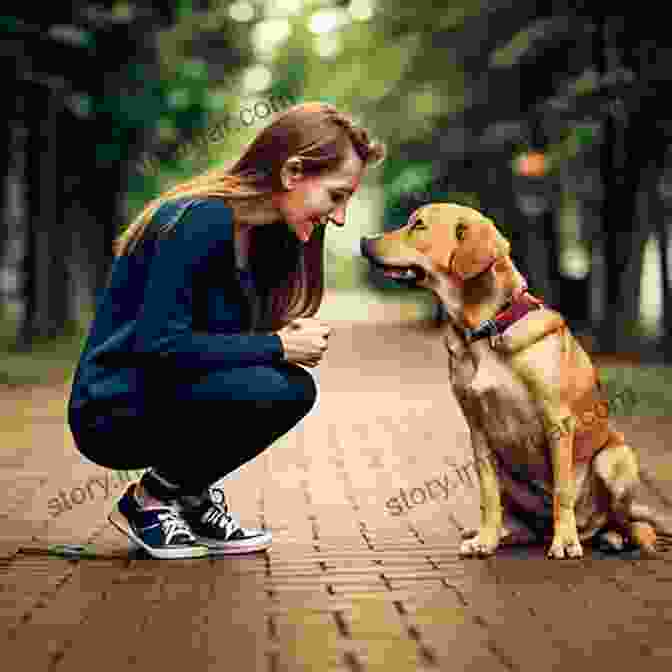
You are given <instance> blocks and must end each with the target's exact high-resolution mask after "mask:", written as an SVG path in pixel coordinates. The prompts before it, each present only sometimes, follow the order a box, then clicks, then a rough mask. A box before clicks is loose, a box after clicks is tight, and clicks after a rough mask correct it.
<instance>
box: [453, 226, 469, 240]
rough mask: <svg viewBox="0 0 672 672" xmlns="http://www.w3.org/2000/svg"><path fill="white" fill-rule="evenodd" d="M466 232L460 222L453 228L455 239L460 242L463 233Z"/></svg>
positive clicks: (465, 228)
mask: <svg viewBox="0 0 672 672" xmlns="http://www.w3.org/2000/svg"><path fill="white" fill-rule="evenodd" d="M466 230H467V227H466V226H465V225H464V224H462V222H460V223H459V224H458V225H457V227H456V228H455V238H457V239H458V240H462V239H463V238H464V232H465V231H466Z"/></svg>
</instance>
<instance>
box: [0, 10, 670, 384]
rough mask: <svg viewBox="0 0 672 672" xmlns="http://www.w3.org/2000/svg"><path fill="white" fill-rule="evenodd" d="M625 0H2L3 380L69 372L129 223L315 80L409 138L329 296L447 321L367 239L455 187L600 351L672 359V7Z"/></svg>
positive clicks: (363, 194) (392, 150) (344, 253)
mask: <svg viewBox="0 0 672 672" xmlns="http://www.w3.org/2000/svg"><path fill="white" fill-rule="evenodd" d="M11 5H14V8H13V9H9V7H10V6H11ZM611 6H612V5H611V3H610V5H609V6H607V3H605V2H588V1H586V2H581V1H579V2H576V1H574V2H564V1H559V0H550V1H546V2H538V1H532V0H517V1H516V2H500V1H496V0H492V1H476V0H462V1H460V0H451V1H450V2H447V1H444V2H437V0H432V1H430V0H416V2H414V3H412V5H409V4H407V3H402V2H400V1H399V0H352V1H351V2H349V1H348V0H237V1H235V2H231V1H229V0H175V1H174V2H169V1H162V0H156V1H151V0H137V1H135V2H98V3H95V4H94V3H89V2H71V3H67V2H58V3H51V4H46V5H43V6H41V7H40V8H39V9H38V8H37V7H36V6H35V5H33V6H31V5H26V6H20V5H19V4H18V3H3V8H2V10H0V14H1V16H0V34H1V40H0V45H1V47H0V54H1V58H2V60H3V62H4V63H5V67H4V68H3V71H4V72H6V76H7V78H6V80H5V91H6V104H5V107H4V108H3V110H2V115H3V117H4V118H3V121H2V124H1V126H0V132H2V133H3V134H4V137H3V141H2V142H0V148H1V147H4V148H5V150H0V151H4V158H3V160H2V166H3V168H4V173H3V174H4V189H3V190H2V201H1V211H2V219H1V220H0V339H1V340H0V383H3V382H4V383H6V384H10V385H14V384H22V383H25V382H46V381H48V380H51V379H52V378H53V379H54V380H57V379H59V378H60V379H62V378H63V377H64V376H65V377H66V378H67V377H68V376H70V375H71V374H72V372H73V368H72V367H73V366H74V364H75V362H76V359H77V356H78V354H79V351H80V348H81V346H82V345H83V339H84V338H85V336H86V333H87V330H88V325H89V323H90V320H91V318H92V316H93V312H94V308H95V303H96V299H97V297H98V296H99V295H100V292H101V291H102V290H103V288H104V286H105V283H106V280H107V277H108V273H109V269H110V265H111V263H112V260H113V257H112V245H111V244H112V240H113V238H114V237H115V236H116V235H117V233H118V232H120V231H121V230H123V228H124V227H125V226H126V225H127V224H128V223H129V222H130V220H131V218H132V217H133V216H134V215H135V214H136V213H137V212H138V210H139V208H141V207H142V206H143V204H144V203H146V201H147V200H149V199H151V198H153V197H154V196H156V195H157V194H158V193H159V192H160V191H162V190H164V189H166V188H168V187H169V186H171V185H172V184H174V183H175V182H177V181H180V180H182V179H185V178H187V177H190V176H192V175H193V174H194V173H195V172H197V171H201V170H204V169H205V168H208V167H210V166H213V165H216V164H219V163H221V162H224V163H227V162H230V161H233V160H235V158H237V156H238V155H239V154H240V152H241V151H242V150H243V148H244V147H245V145H246V144H247V143H248V142H249V141H250V140H251V139H252V138H253V137H254V136H255V135H256V133H258V132H259V131H260V130H261V129H262V128H263V127H264V126H265V125H266V124H267V123H269V121H270V120H271V119H272V118H273V115H274V114H275V113H276V112H279V111H281V110H283V109H286V108H287V107H289V106H290V105H293V104H295V103H297V102H301V101H309V100H321V101H328V102H332V103H334V104H335V105H336V106H337V107H339V108H340V109H342V110H344V111H346V112H348V113H350V114H351V115H352V116H353V117H354V118H355V119H357V120H358V121H360V122H361V123H363V124H364V125H365V126H366V127H367V128H368V129H369V130H370V131H371V133H372V134H373V135H374V136H375V137H377V138H379V139H381V140H382V141H384V142H385V143H386V144H387V146H388V150H389V155H388V159H387V160H386V162H385V163H384V164H382V165H381V166H380V167H379V168H376V169H372V170H370V171H369V172H368V174H367V176H366V179H365V181H364V183H363V185H362V188H361V191H360V192H358V194H357V195H356V196H355V198H354V199H353V202H352V205H351V206H350V208H349V221H348V226H346V227H345V228H344V229H343V230H338V231H336V230H330V231H329V234H328V236H327V262H326V263H327V285H328V288H329V296H330V297H338V296H346V295H347V296H348V297H350V300H351V304H349V305H359V306H365V308H366V306H368V305H370V301H371V298H370V297H372V296H373V297H375V299H374V300H375V301H378V302H380V303H385V302H402V301H406V302H408V301H409V300H410V301H412V302H414V303H415V305H417V306H418V310H417V312H416V313H414V314H415V315H417V316H418V319H421V318H422V319H424V320H425V322H426V323H427V324H429V325H435V326H436V325H439V324H440V323H441V320H442V319H443V318H444V316H443V315H442V313H441V310H440V309H439V307H438V306H437V305H436V304H435V302H434V300H433V298H432V297H431V296H428V295H427V292H426V291H425V290H414V291H412V292H411V293H410V294H409V293H408V290H401V289H400V288H399V287H398V286H397V285H396V284H395V283H394V282H393V281H391V280H386V279H384V278H382V277H379V276H374V275H372V274H370V272H369V268H368V265H367V264H366V263H365V262H364V261H363V260H362V259H361V257H360V256H359V245H358V241H359V238H360V236H361V235H363V234H367V233H372V232H378V231H383V230H390V229H395V228H397V227H399V226H401V225H402V224H404V223H405V221H406V218H407V217H408V215H409V214H410V213H411V212H412V211H413V210H414V209H415V208H416V207H418V206H420V205H422V204H424V203H427V202H430V201H437V200H450V201H455V202H458V203H463V204H466V205H472V206H475V207H477V208H479V209H480V210H481V211H483V212H484V213H485V214H487V215H488V216H490V217H492V218H493V219H494V220H495V222H496V223H497V225H498V226H499V227H500V229H501V230H502V231H503V232H504V233H505V234H506V235H507V236H508V237H509V238H510V239H511V241H512V256H513V257H514V261H515V262H516V264H517V265H518V267H519V269H520V270H521V272H522V273H523V274H524V275H525V276H526V277H527V278H528V282H529V284H530V286H531V288H532V289H533V292H534V293H535V294H536V295H537V296H541V297H543V298H544V300H545V301H546V302H547V303H548V304H550V305H551V306H554V307H556V308H557V309H559V310H560V311H561V312H562V313H564V314H565V316H566V317H567V318H568V320H569V322H570V325H571V326H572V327H573V328H574V330H575V332H576V333H577V334H580V335H581V337H582V338H583V339H584V342H585V343H586V344H587V345H588V347H589V348H590V349H591V350H592V351H593V352H595V353H603V354H609V353H614V354H618V353H629V354H632V353H634V355H636V356H637V357H638V358H645V359H651V360H653V361H656V362H659V363H667V361H668V360H669V359H670V358H672V342H671V340H670V339H671V335H670V334H671V330H670V323H671V322H672V307H671V306H672V304H671V303H670V281H669V277H670V272H669V256H668V255H669V248H670V242H669V228H668V222H669V221H670V211H671V210H672V166H671V163H672V160H671V158H670V152H669V141H670V137H671V135H672V120H670V115H669V114H668V112H667V111H666V108H665V106H664V105H661V101H664V100H665V99H666V94H667V92H668V90H669V89H670V78H669V77H670V76H669V74H668V72H669V68H668V67H667V66H668V65H669V63H670V56H671V55H672V46H670V45H669V39H668V37H667V30H666V28H667V22H666V21H665V20H663V5H661V6H657V5H654V4H653V3H648V4H647V6H646V11H643V10H642V9H641V8H639V7H635V6H630V5H627V6H623V8H622V9H619V12H620V13H621V15H620V16H613V11H611ZM358 297H359V298H358ZM409 297H411V298H410V299H409ZM360 299H361V300H360ZM334 300H335V299H334ZM334 305H337V303H334ZM343 305H345V304H343ZM365 317H366V316H364V319H365Z"/></svg>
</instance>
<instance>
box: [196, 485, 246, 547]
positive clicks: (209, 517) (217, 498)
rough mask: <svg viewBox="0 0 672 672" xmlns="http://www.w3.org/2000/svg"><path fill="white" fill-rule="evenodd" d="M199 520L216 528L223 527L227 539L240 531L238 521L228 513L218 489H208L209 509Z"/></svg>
mask: <svg viewBox="0 0 672 672" xmlns="http://www.w3.org/2000/svg"><path fill="white" fill-rule="evenodd" d="M201 520H202V521H203V522H204V523H209V524H211V525H214V526H216V527H223V528H224V529H225V531H226V536H227V537H229V536H231V535H232V534H233V533H234V532H235V531H236V530H238V529H240V524H239V523H238V521H237V520H236V519H235V518H234V517H233V516H232V515H231V514H230V513H229V507H228V506H227V504H226V499H225V498H224V492H223V491H222V490H221V489H219V488H210V508H209V509H208V510H207V511H206V512H205V514H204V515H203V518H202V519H201Z"/></svg>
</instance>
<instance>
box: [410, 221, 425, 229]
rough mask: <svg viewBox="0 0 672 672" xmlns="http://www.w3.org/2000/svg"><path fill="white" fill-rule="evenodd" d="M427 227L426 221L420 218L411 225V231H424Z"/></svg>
mask: <svg viewBox="0 0 672 672" xmlns="http://www.w3.org/2000/svg"><path fill="white" fill-rule="evenodd" d="M426 228H427V227H426V226H425V223H424V222H423V221H422V220H421V219H419V220H418V221H417V222H416V223H415V224H413V226H412V227H411V231H417V230H420V231H424V230H425V229H426Z"/></svg>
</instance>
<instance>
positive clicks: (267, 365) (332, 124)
mask: <svg viewBox="0 0 672 672" xmlns="http://www.w3.org/2000/svg"><path fill="white" fill-rule="evenodd" d="M383 157H384V148H383V146H382V145H381V144H379V143H377V142H371V141H370V140H369V137H368V134H367V132H366V131H365V130H364V129H362V128H359V127H358V126H356V125H355V123H354V122H353V121H352V120H351V119H349V118H348V117H346V116H344V115H342V114H340V113H339V112H338V111H337V110H336V109H335V108H334V107H333V106H331V105H328V104H322V103H305V104H301V105H297V106H294V107H292V108H289V109H288V110H286V111H285V112H283V113H282V114H281V115H280V116H278V117H277V118H276V120H275V121H274V122H273V123H272V124H270V125H269V126H268V127H267V128H266V129H264V130H263V131H262V132H261V133H259V135H258V136H257V137H256V139H255V140H254V141H253V142H252V143H251V144H250V145H249V147H248V148H247V150H246V151H245V153H244V154H243V156H242V157H241V158H240V160H239V161H238V162H237V163H236V164H235V165H234V166H233V167H232V168H230V169H228V170H226V169H221V168H219V169H214V170H210V171H207V172H206V173H204V174H202V175H199V176H197V177H196V178H194V179H192V180H189V181H187V182H185V183H183V184H180V185H178V186H176V187H174V188H173V189H171V190H169V191H167V192H166V193H164V194H163V195H161V196H160V197H158V198H156V199H154V200H153V201H151V202H150V203H149V204H148V205H147V206H146V207H145V209H144V210H143V211H142V212H141V213H140V214H139V215H138V216H137V218H136V219H135V220H134V221H133V222H132V223H131V225H130V226H129V227H128V229H127V230H126V231H125V232H124V233H123V234H122V235H121V236H119V238H118V239H117V240H116V241H115V261H114V264H113V267H112V272H111V275H110V279H109V281H108V284H107V287H106V289H105V292H104V293H103V295H102V297H101V298H100V300H99V302H98V305H97V310H96V315H95V319H94V321H93V323H92V325H91V330H90V333H89V336H88V339H87V342H86V344H85V346H84V349H83V352H82V355H81V358H80V362H79V365H78V367H77V371H76V373H75V378H74V380H73V386H72V392H71V396H70V401H69V404H68V421H69V425H70V428H71V431H72V434H73V437H74V439H75V443H76V445H77V447H78V449H79V450H80V452H81V453H82V454H83V455H85V456H86V457H87V458H89V459H90V460H92V461H93V462H95V463H97V464H100V465H103V466H105V467H108V468H112V469H136V468H144V467H149V469H148V471H146V472H145V474H144V475H143V477H142V479H141V480H140V481H139V482H138V483H133V484H131V485H130V486H129V488H128V489H127V491H126V492H125V494H124V495H123V496H122V497H121V499H120V500H119V502H118V504H117V506H116V507H115V509H114V510H113V512H112V513H111V514H110V522H112V523H113V525H115V527H117V528H118V529H119V530H120V531H121V532H123V533H124V534H126V535H127V536H128V537H129V538H130V539H131V540H132V541H133V542H134V543H135V544H136V545H139V546H140V547H142V548H144V549H145V550H146V551H147V552H148V553H149V554H150V555H152V556H153V557H156V558H184V557H200V556H203V555H206V554H208V553H220V554H221V553H242V552H248V551H258V550H263V549H265V548H268V547H269V546H270V543H271V535H270V533H268V532H264V531H260V530H247V529H244V528H241V527H240V525H239V524H238V523H237V522H236V520H235V519H234V517H233V516H232V515H231V514H230V512H229V509H228V506H227V503H226V500H225V499H224V495H223V492H222V491H221V489H219V488H215V487H212V484H213V483H216V482H217V481H219V480H221V479H222V478H223V477H224V476H226V475H227V474H229V473H230V472H232V471H233V470H235V469H237V468H238V467H239V466H241V465H242V464H244V463H245V462H247V461H249V460H251V459H252V458H253V457H255V456H256V455H258V454H259V453H261V452H262V451H263V450H264V449H265V448H267V447H268V446H269V445H271V444H272V443H273V442H274V441H275V440H276V439H278V438H279V437H280V436H282V435H283V434H286V433H287V432H288V431H289V430H290V429H291V428H292V427H294V426H295V425H296V424H297V423H298V422H299V421H300V420H301V419H302V418H303V417H304V416H305V415H307V413H308V412H309V410H310V409H311V408H312V407H313V405H314V403H315V399H316V396H317V389H316V385H315V382H314V380H313V377H312V376H311V374H310V373H309V372H308V371H307V370H306V369H305V368H303V367H304V366H307V367H314V366H317V364H319V362H320V360H321V359H322V357H323V355H324V352H325V351H326V349H327V337H328V335H329V331H330V330H329V327H328V326H326V325H325V324H323V323H321V322H320V321H319V320H316V319H313V318H312V316H313V315H314V314H315V313H316V312H317V310H318V308H319V306H320V303H321V301H322V294H323V287H324V270H323V251H324V235H325V227H326V224H327V222H331V223H333V224H335V225H336V226H343V225H344V223H345V210H346V206H347V204H348V200H349V198H350V197H351V196H352V194H354V193H355V192H356V191H357V188H358V186H359V184H360V181H361V179H362V175H363V172H364V169H365V168H366V167H367V166H369V165H375V164H378V163H379V162H380V161H382V160H383Z"/></svg>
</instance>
